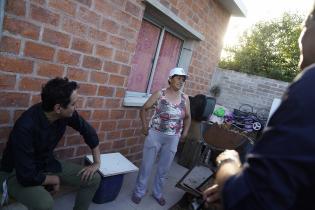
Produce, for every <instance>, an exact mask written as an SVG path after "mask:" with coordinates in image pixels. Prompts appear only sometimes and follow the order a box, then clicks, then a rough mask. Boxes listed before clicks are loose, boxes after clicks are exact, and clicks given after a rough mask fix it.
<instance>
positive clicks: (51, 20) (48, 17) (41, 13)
mask: <svg viewBox="0 0 315 210" xmlns="http://www.w3.org/2000/svg"><path fill="white" fill-rule="evenodd" d="M31 17H32V19H34V20H37V21H39V22H42V23H47V24H51V25H54V26H57V25H58V24H59V19H60V16H59V15H58V14H56V13H53V12H51V11H49V10H47V9H44V8H42V7H38V6H35V5H31Z"/></svg>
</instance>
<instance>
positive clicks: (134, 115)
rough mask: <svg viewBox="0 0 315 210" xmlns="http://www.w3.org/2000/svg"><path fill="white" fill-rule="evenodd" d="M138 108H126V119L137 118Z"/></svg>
mask: <svg viewBox="0 0 315 210" xmlns="http://www.w3.org/2000/svg"><path fill="white" fill-rule="evenodd" d="M138 113H139V109H136V110H127V111H126V119H136V118H138Z"/></svg>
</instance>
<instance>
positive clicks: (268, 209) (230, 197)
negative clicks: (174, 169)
mask: <svg viewBox="0 0 315 210" xmlns="http://www.w3.org/2000/svg"><path fill="white" fill-rule="evenodd" d="M299 43H300V49H301V57H300V68H301V69H303V71H302V72H301V73H300V75H298V76H297V78H296V79H295V81H294V82H293V83H292V84H291V85H290V86H289V88H288V89H287V91H286V93H285V94H284V96H283V98H282V103H281V104H280V107H279V108H278V109H277V111H276V112H275V113H274V115H273V116H272V117H271V119H270V122H269V124H268V127H267V128H266V129H265V130H264V133H263V135H262V136H261V138H260V139H259V141H258V142H257V144H256V145H255V146H254V149H253V150H252V151H251V152H250V153H249V154H248V155H247V161H246V162H245V164H243V166H241V165H240V161H239V157H238V154H237V153H236V152H235V151H233V150H227V151H225V152H223V153H221V154H220V155H219V156H218V158H217V164H218V171H217V174H216V184H215V185H213V186H211V187H209V188H208V189H206V190H205V191H204V196H203V197H204V199H205V200H206V201H207V202H208V203H211V204H214V203H216V202H219V201H221V204H222V205H223V208H224V209H225V210H253V209H255V210H302V209H303V210H305V209H314V207H313V206H314V198H313V197H314V194H315V179H314V177H315V167H314V166H315V152H314V151H315V139H314V136H315V121H314V120H315V112H314V104H315V94H314V89H315V82H314V81H315V8H313V11H312V12H311V13H310V15H309V16H308V18H307V19H306V21H305V22H304V28H303V30H302V33H301V36H300V39H299ZM211 204H210V205H211Z"/></svg>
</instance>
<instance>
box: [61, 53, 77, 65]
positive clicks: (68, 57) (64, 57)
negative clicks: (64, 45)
mask: <svg viewBox="0 0 315 210" xmlns="http://www.w3.org/2000/svg"><path fill="white" fill-rule="evenodd" d="M80 56H81V55H80V54H78V53H73V52H69V51H65V50H59V51H58V54H57V61H58V63H61V64H69V65H75V66H76V65H78V64H79V62H80Z"/></svg>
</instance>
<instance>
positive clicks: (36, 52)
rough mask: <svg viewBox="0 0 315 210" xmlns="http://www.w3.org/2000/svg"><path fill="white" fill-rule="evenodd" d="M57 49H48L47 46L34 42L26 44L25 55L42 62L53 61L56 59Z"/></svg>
mask: <svg viewBox="0 0 315 210" xmlns="http://www.w3.org/2000/svg"><path fill="white" fill-rule="evenodd" d="M54 53H55V49H54V48H52V47H48V46H46V45H42V44H38V43H34V42H26V44H25V49H24V55H25V56H29V57H32V58H38V59H42V60H49V61H52V59H53V57H54Z"/></svg>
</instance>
